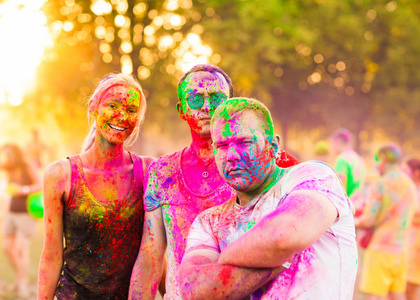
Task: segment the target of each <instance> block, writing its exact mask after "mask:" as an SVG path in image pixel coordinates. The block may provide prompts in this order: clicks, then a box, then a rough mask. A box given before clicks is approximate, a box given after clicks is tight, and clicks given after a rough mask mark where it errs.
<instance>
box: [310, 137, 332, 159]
mask: <svg viewBox="0 0 420 300" xmlns="http://www.w3.org/2000/svg"><path fill="white" fill-rule="evenodd" d="M330 155H331V150H330V146H329V145H328V143H327V142H326V141H318V142H316V143H315V149H314V160H318V161H323V162H325V163H327V164H331V162H330Z"/></svg>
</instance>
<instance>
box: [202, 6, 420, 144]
mask: <svg viewBox="0 0 420 300" xmlns="http://www.w3.org/2000/svg"><path fill="white" fill-rule="evenodd" d="M206 5H209V6H210V8H209V7H207V9H206V11H210V12H211V15H210V16H208V18H205V19H203V24H204V26H205V28H206V31H205V33H204V35H203V39H204V40H205V41H206V42H207V41H209V43H210V44H212V45H213V47H214V49H215V51H217V52H219V53H221V55H222V58H223V59H222V62H221V64H222V65H223V67H224V68H225V69H227V70H229V72H230V74H231V75H232V78H233V81H234V83H235V87H236V89H237V90H238V91H239V92H240V93H241V94H242V95H251V96H254V97H257V98H259V99H261V100H263V101H265V102H266V103H268V104H269V105H270V106H271V109H272V112H273V115H274V117H275V118H277V119H278V120H279V121H280V123H281V127H282V138H283V140H284V142H285V147H287V133H288V129H289V128H290V127H295V128H301V129H307V130H308V129H311V128H314V127H317V126H326V127H327V128H329V130H330V131H331V130H332V129H334V127H342V126H345V127H349V128H350V129H351V130H353V131H354V132H355V136H356V139H357V146H358V145H359V133H361V132H362V131H363V130H366V129H367V130H372V129H373V126H371V125H373V124H376V122H379V120H374V122H372V118H375V117H376V116H374V115H373V113H374V111H378V109H381V107H382V110H391V111H394V110H397V109H398V107H400V106H401V101H400V99H398V98H396V93H388V87H390V86H389V84H391V85H393V86H395V87H396V88H397V89H398V90H401V91H407V90H410V89H413V88H414V87H415V86H416V82H418V76H420V72H419V69H418V67H417V66H418V63H416V62H415V61H414V60H416V59H417V58H416V53H419V49H418V47H419V44H418V43H416V42H415V41H416V36H417V31H418V30H419V28H420V26H419V25H420V24H419V23H418V13H417V11H418V9H419V7H418V5H417V4H416V2H415V1H402V2H396V1H390V2H388V3H384V2H383V1H375V0H373V1H361V0H359V1H328V0H317V1H304V0H302V1H240V0H236V1H229V2H226V1H221V0H209V1H207V2H206ZM404 55H409V57H405V56H404ZM403 57H404V59H403ZM408 64H410V66H408ZM396 74H401V77H400V76H395V75H396ZM237 94H238V93H237ZM384 98H385V99H386V98H388V99H389V101H383V100H384ZM378 101H380V102H381V103H378ZM419 103H420V102H419ZM403 106H405V107H406V106H407V105H403ZM378 107H379V108H378ZM416 107H417V105H416ZM401 109H402V111H404V112H405V114H406V115H405V117H403V116H402V115H401V117H400V118H399V119H400V121H401V126H400V127H401V128H403V127H405V126H406V125H407V124H408V123H410V122H409V120H410V119H412V117H414V115H413V114H412V113H415V112H416V111H418V110H415V109H414V110H413V109H411V112H412V113H410V112H408V113H407V112H406V109H405V108H401ZM378 117H379V119H381V118H382V117H381V116H378ZM404 118H405V119H404ZM407 122H408V123H407ZM381 123H383V122H381ZM411 123H412V122H411ZM383 125H384V126H385V128H387V127H390V130H389V132H393V131H395V130H393V129H392V128H394V126H393V125H392V124H390V123H389V122H388V124H383ZM411 126H412V127H413V128H417V129H418V128H419V127H418V126H417V127H416V126H415V125H413V124H412V125H411ZM399 134H400V135H401V134H402V132H401V131H400V132H399Z"/></svg>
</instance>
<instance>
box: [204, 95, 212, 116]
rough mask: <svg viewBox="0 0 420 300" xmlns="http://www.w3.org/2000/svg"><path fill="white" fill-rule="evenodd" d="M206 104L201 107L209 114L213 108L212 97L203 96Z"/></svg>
mask: <svg viewBox="0 0 420 300" xmlns="http://www.w3.org/2000/svg"><path fill="white" fill-rule="evenodd" d="M203 99H204V103H203V106H202V107H201V110H203V111H206V112H209V111H210V110H211V109H212V106H211V104H210V95H203Z"/></svg>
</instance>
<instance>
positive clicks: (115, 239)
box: [38, 74, 152, 299]
mask: <svg viewBox="0 0 420 300" xmlns="http://www.w3.org/2000/svg"><path fill="white" fill-rule="evenodd" d="M88 110H89V112H88V115H89V117H90V118H91V119H93V121H94V124H93V126H92V129H91V132H90V134H89V135H88V137H87V140H86V141H85V144H84V147H83V149H84V150H85V151H83V152H82V153H81V154H79V155H75V156H72V157H69V158H68V159H65V160H60V161H57V162H54V163H52V164H51V165H49V166H48V167H47V169H46V171H45V175H44V176H45V178H44V201H45V217H44V226H45V241H44V249H43V252H42V256H41V261H40V266H39V279H38V280H39V281H38V299H53V296H54V295H55V296H56V297H57V298H58V299H127V297H128V288H129V284H130V276H131V270H132V267H133V265H134V262H135V260H136V257H137V254H138V250H139V247H140V241H141V232H142V227H143V215H144V210H143V204H142V196H143V179H144V174H145V170H146V169H147V166H148V164H150V162H151V161H152V158H150V157H138V156H137V155H135V154H133V153H130V152H128V151H126V150H124V147H123V145H124V141H126V140H127V139H128V138H130V140H131V141H134V139H135V138H136V137H137V135H138V130H139V126H140V123H141V122H142V120H143V118H144V114H145V110H146V99H145V97H144V95H143V92H142V89H141V87H140V85H139V84H138V83H137V82H136V81H135V80H134V79H133V78H132V77H131V76H129V75H125V74H115V75H111V76H108V77H106V78H105V79H103V80H102V81H101V82H100V83H99V84H98V86H97V87H96V89H95V91H94V93H93V95H92V96H91V98H90V99H89V103H88ZM63 234H64V238H65V245H64V247H63Z"/></svg>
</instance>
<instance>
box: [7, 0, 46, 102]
mask: <svg viewBox="0 0 420 300" xmlns="http://www.w3.org/2000/svg"><path fill="white" fill-rule="evenodd" d="M44 2H45V0H7V1H4V2H2V3H1V4H0V40H1V44H2V45H1V47H0V104H1V103H6V102H8V103H10V104H12V105H16V106H17V105H20V104H21V103H22V100H23V95H24V93H25V92H26V91H27V90H28V89H29V88H30V87H31V86H32V84H33V80H34V78H35V72H36V68H37V66H38V65H39V63H40V62H41V60H42V57H43V54H44V50H45V48H46V47H48V46H51V45H52V40H51V37H50V35H49V31H48V28H47V26H46V22H47V19H46V17H45V15H44V13H43V12H42V11H40V9H41V7H42V5H43V4H44Z"/></svg>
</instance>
